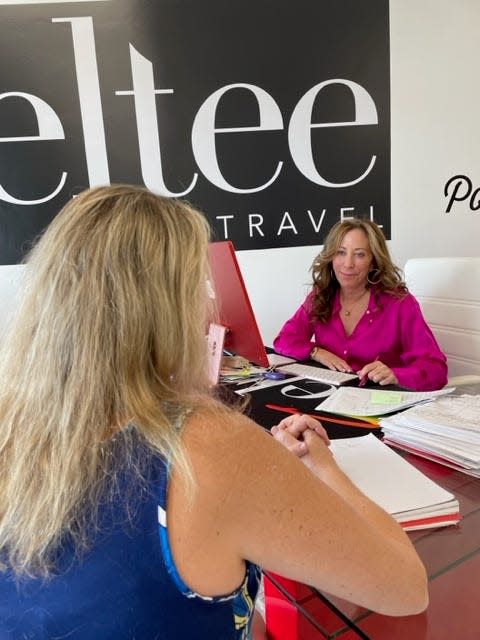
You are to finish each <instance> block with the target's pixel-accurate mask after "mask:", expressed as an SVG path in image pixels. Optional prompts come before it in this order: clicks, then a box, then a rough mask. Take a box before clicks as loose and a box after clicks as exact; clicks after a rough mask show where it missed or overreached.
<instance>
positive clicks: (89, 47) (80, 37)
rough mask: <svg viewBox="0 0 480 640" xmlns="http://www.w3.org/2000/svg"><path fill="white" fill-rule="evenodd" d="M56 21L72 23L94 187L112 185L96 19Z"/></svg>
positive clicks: (87, 152) (74, 50)
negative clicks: (96, 36) (98, 57)
mask: <svg viewBox="0 0 480 640" xmlns="http://www.w3.org/2000/svg"><path fill="white" fill-rule="evenodd" d="M52 22H70V23H71V24H72V39H73V53H74V55H75V70H76V73H77V86H78V99H79V102H80V114H81V118H82V126H83V138H84V145H85V156H86V161H87V170H88V180H89V183H90V186H91V187H96V186H98V185H102V184H110V175H109V171H108V160H107V146H106V143H105V129H104V126H103V113H102V101H101V98H100V82H99V79H98V66H97V55H96V52H95V37H94V35H93V20H92V18H91V17H86V18H52Z"/></svg>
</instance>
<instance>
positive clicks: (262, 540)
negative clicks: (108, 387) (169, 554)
mask: <svg viewBox="0 0 480 640" xmlns="http://www.w3.org/2000/svg"><path fill="white" fill-rule="evenodd" d="M226 416H229V417H226ZM305 440H306V443H307V447H308V453H307V454H305V455H304V456H303V457H302V460H303V461H304V462H306V463H307V464H308V467H309V468H307V466H306V465H305V464H303V463H302V461H300V460H299V459H298V458H297V457H296V456H295V455H292V454H291V453H290V452H289V451H287V450H286V449H284V448H283V447H282V446H281V445H280V444H279V443H278V442H276V441H275V440H274V438H272V437H271V436H270V435H269V434H268V433H266V432H265V431H264V430H263V429H261V428H260V427H258V426H257V425H255V424H253V423H252V422H251V421H250V420H248V419H247V418H245V417H243V416H240V415H238V414H236V413H234V412H228V413H227V412H225V411H221V412H220V414H217V415H216V416H215V415H214V414H212V415H210V416H209V417H208V415H207V414H206V415H204V416H199V415H197V416H195V417H192V418H191V419H190V420H189V424H188V426H187V427H186V429H185V432H184V441H185V446H186V448H187V451H188V453H189V456H190V458H191V461H192V467H193V471H194V474H195V477H196V480H197V489H196V492H195V495H194V497H193V500H191V501H190V502H189V501H188V500H186V499H185V495H184V488H183V489H182V485H183V482H182V480H181V479H180V478H178V477H176V478H175V477H174V478H173V480H172V487H171V493H170V494H169V506H168V510H169V515H168V517H169V523H170V522H172V520H173V529H172V525H169V532H170V534H171V536H172V538H171V541H172V547H173V551H174V557H175V559H176V561H177V566H178V567H179V570H180V572H181V574H182V575H183V577H184V579H185V580H186V581H187V583H188V584H189V586H190V587H191V588H194V589H197V590H199V591H200V592H202V593H207V594H209V595H214V594H219V593H226V592H228V591H229V590H230V589H231V588H234V586H235V585H237V586H238V584H240V582H241V576H242V575H243V572H244V566H243V561H244V559H247V560H250V561H252V562H255V563H257V564H260V565H261V566H262V567H264V568H265V569H269V570H272V571H274V572H276V573H279V574H282V575H284V576H287V577H289V578H292V579H294V580H298V581H301V582H304V583H307V584H311V585H313V586H315V587H317V588H319V589H322V590H325V591H327V592H329V593H332V594H334V595H337V596H340V597H342V598H345V599H347V600H351V601H353V602H356V603H358V604H360V605H362V606H365V607H368V608H371V609H374V610H376V611H379V612H381V613H384V614H389V615H407V614H412V613H417V612H420V611H422V610H423V609H424V608H425V607H426V605H427V599H428V597H427V586H426V585H427V583H426V577H425V571H424V568H423V565H422V563H421V561H420V560H419V558H418V556H417V554H416V552H415V550H414V548H413V546H412V545H411V543H410V542H409V540H408V538H407V536H406V535H405V533H404V532H403V531H402V529H401V528H400V527H399V525H397V523H395V521H394V520H393V519H392V518H391V517H390V516H389V515H388V514H387V513H385V512H384V511H383V510H382V509H380V508H379V507H377V506H376V505H375V504H374V503H373V502H371V501H370V500H369V499H368V498H366V497H365V496H364V495H363V494H362V493H360V492H359V491H358V490H357V489H356V488H355V486H354V485H353V484H352V483H351V482H350V481H349V480H348V478H347V477H346V476H345V475H344V474H343V473H342V472H341V471H340V469H339V468H338V466H337V465H336V463H335V462H334V460H333V458H332V456H331V455H330V453H329V450H328V448H327V447H326V445H325V442H324V441H323V440H322V438H319V437H318V436H317V435H314V434H313V433H311V432H308V434H306V438H305ZM170 512H171V514H172V515H170Z"/></svg>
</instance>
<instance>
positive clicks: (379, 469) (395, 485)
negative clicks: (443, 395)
mask: <svg viewBox="0 0 480 640" xmlns="http://www.w3.org/2000/svg"><path fill="white" fill-rule="evenodd" d="M331 449H332V453H333V455H334V457H335V460H336V461H337V463H338V465H339V467H340V468H341V469H343V471H344V472H345V473H346V474H347V476H348V477H349V478H350V479H351V480H352V482H353V483H354V484H355V485H356V486H357V487H358V488H359V489H360V490H361V491H362V492H363V493H364V494H365V495H367V496H368V497H369V498H370V499H371V500H373V501H374V502H376V503H377V504H378V505H379V506H380V507H382V508H383V509H385V511H387V512H388V513H390V515H392V516H393V517H394V518H395V520H396V521H397V522H398V523H399V524H401V526H402V527H403V528H404V529H405V530H406V531H412V530H414V529H428V528H431V527H443V526H447V525H450V524H456V523H457V522H458V521H459V520H460V513H459V505H458V501H457V500H456V498H455V496H454V495H453V494H452V493H450V492H449V491H446V490H445V489H443V488H442V487H440V486H439V485H438V484H436V483H435V482H433V481H432V480H430V478H427V476H425V475H424V474H423V473H421V472H420V471H419V470H418V469H416V468H415V467H414V466H412V465H411V464H410V463H409V462H407V460H405V459H404V458H402V457H401V456H400V455H399V454H398V453H395V451H393V450H392V449H390V448H389V447H387V446H386V445H385V444H383V442H381V441H380V440H378V438H376V437H375V436H374V435H373V434H368V435H367V436H362V437H359V438H348V439H342V440H332V441H331Z"/></svg>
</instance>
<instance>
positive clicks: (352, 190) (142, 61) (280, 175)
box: [0, 0, 390, 264]
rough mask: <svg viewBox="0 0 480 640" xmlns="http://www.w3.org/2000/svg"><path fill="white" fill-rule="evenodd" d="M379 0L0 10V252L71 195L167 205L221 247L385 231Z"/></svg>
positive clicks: (386, 128)
mask: <svg viewBox="0 0 480 640" xmlns="http://www.w3.org/2000/svg"><path fill="white" fill-rule="evenodd" d="M388 34H389V24H388V0H369V2H368V3H366V2H358V0H326V1H319V2H312V1H311V0H310V1H307V0H297V2H295V3H293V2H290V1H286V0H285V1H276V2H274V1H271V0H242V1H241V2H237V1H236V0H230V1H229V2H225V1H224V0H209V1H208V2H198V0H178V1H172V0H150V1H147V0H144V1H140V0H137V1H135V0H130V1H129V0H115V1H111V2H109V1H108V0H107V1H101V2H94V1H92V2H73V3H72V2H65V3H61V4H58V3H55V4H48V3H46V4H38V5H36V4H35V3H33V4H28V5H11V6H8V5H6V6H5V5H2V6H1V7H0V53H1V62H0V65H1V67H0V68H1V73H0V262H2V263H3V264H10V263H14V262H16V261H18V260H19V259H20V258H21V256H22V254H23V253H24V252H25V251H26V250H27V249H28V247H29V245H30V244H31V241H32V239H33V238H34V237H35V236H36V235H37V234H38V233H39V232H40V231H41V230H42V229H43V228H44V227H45V225H46V224H47V223H48V222H49V221H50V220H51V219H52V217H53V216H54V215H55V214H56V212H57V211H58V210H59V208H60V207H61V206H62V205H63V204H64V203H65V202H66V201H67V200H68V199H69V198H70V197H72V196H73V195H75V193H78V192H79V191H81V190H82V189H84V188H86V187H88V186H95V185H98V184H108V183H110V182H130V183H135V184H142V185H145V186H147V187H148V188H150V189H152V190H154V191H157V192H159V193H164V194H167V195H172V196H179V197H184V198H186V199H188V200H190V201H191V202H192V203H193V204H194V205H196V206H197V207H199V208H200V209H202V210H203V211H204V212H205V213H206V215H207V216H208V218H209V220H210V222H211V224H212V227H213V229H214V233H215V239H217V240H223V239H230V240H232V241H233V243H234V245H235V247H236V249H259V248H269V247H285V246H296V245H311V244H320V243H321V242H322V241H323V238H324V236H325V234H326V232H327V231H328V229H329V228H330V227H331V225H332V224H333V223H334V222H336V221H337V220H339V219H341V218H342V217H349V216H363V217H365V216H366V217H369V218H372V219H374V220H375V221H377V222H378V223H379V224H382V225H383V228H384V231H385V234H386V236H387V237H390V92H389V85H390V76H389V36H388Z"/></svg>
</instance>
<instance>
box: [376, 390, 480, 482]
mask: <svg viewBox="0 0 480 640" xmlns="http://www.w3.org/2000/svg"><path fill="white" fill-rule="evenodd" d="M380 426H381V428H382V431H383V433H384V434H385V438H384V442H386V443H388V444H391V445H393V446H395V447H399V448H400V449H405V450H406V451H410V452H411V453H415V454H417V455H419V456H422V457H424V458H428V459H429V460H434V461H435V462H439V463H440V464H444V465H446V466H447V467H452V468H453V469H457V470H459V471H463V472H464V473H468V474H469V475H472V476H475V477H477V478H480V396H478V395H477V396H471V395H462V396H458V397H444V398H437V399H436V400H435V401H434V402H430V403H429V404H424V405H420V406H416V407H412V408H411V409H407V410H406V411H404V412H403V413H399V414H397V415H393V416H389V417H385V418H382V419H381V420H380Z"/></svg>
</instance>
